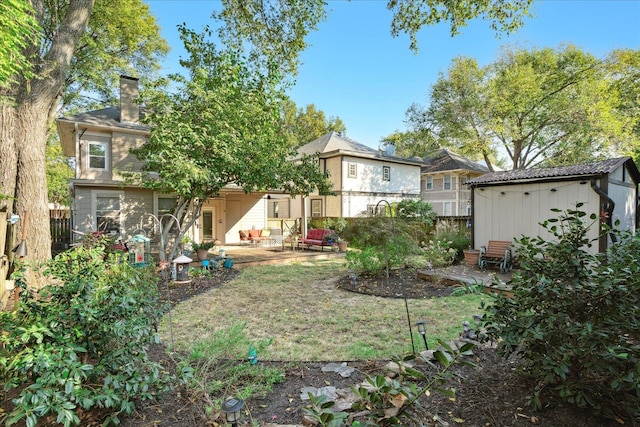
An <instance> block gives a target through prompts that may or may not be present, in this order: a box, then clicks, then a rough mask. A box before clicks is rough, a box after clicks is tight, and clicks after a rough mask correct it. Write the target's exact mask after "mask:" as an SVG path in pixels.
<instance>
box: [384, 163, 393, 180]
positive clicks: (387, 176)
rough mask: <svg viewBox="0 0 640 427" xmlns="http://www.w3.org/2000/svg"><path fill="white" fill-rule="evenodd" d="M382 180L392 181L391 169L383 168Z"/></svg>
mask: <svg viewBox="0 0 640 427" xmlns="http://www.w3.org/2000/svg"><path fill="white" fill-rule="evenodd" d="M382 180H383V181H391V167H390V166H383V167H382Z"/></svg>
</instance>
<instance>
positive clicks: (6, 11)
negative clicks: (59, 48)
mask: <svg viewBox="0 0 640 427" xmlns="http://www.w3.org/2000/svg"><path fill="white" fill-rule="evenodd" d="M33 13H34V11H33V8H32V7H31V4H29V2H27V1H26V0H5V1H3V2H2V3H0V89H2V88H8V87H9V86H10V84H12V83H14V82H15V77H16V76H17V75H18V74H19V73H26V74H27V77H31V76H32V74H31V67H30V63H29V59H28V58H27V56H26V55H25V49H27V48H28V47H30V46H31V45H32V44H35V42H36V39H37V37H38V36H39V32H40V26H39V25H38V21H36V19H35V18H34V16H33ZM0 96H2V93H1V92H0ZM0 101H1V100H0ZM4 101H5V102H10V100H8V99H5V100H4Z"/></svg>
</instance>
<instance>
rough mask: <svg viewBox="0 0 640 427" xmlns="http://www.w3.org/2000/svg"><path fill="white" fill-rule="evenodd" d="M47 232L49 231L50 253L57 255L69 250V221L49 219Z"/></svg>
mask: <svg viewBox="0 0 640 427" xmlns="http://www.w3.org/2000/svg"><path fill="white" fill-rule="evenodd" d="M49 230H51V253H52V255H54V256H55V255H57V254H58V253H60V252H62V251H64V250H66V249H68V248H69V244H70V243H71V219H70V218H49Z"/></svg>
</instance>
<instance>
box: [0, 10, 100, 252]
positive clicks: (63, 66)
mask: <svg viewBox="0 0 640 427" xmlns="http://www.w3.org/2000/svg"><path fill="white" fill-rule="evenodd" d="M32 4H33V6H34V9H35V11H36V16H37V17H38V19H39V20H41V19H45V16H46V13H45V6H44V2H43V1H42V0H32ZM93 5H94V0H71V2H70V4H69V7H68V9H67V13H66V15H65V16H64V17H63V18H62V20H61V22H60V26H59V27H58V29H57V33H56V35H55V37H54V38H53V41H52V43H51V44H50V46H49V49H48V50H47V51H46V52H44V53H43V56H39V55H38V54H37V53H36V52H33V53H32V54H33V56H32V57H33V58H34V60H33V64H34V71H35V73H36V75H37V77H36V78H35V79H33V80H31V81H26V80H24V79H23V78H20V79H19V84H18V85H17V86H15V87H13V88H11V90H10V93H11V94H12V96H14V102H13V103H7V102H5V103H4V104H3V105H2V107H1V108H2V115H1V116H0V120H1V122H0V187H2V190H1V191H0V192H2V193H4V194H6V195H8V196H10V197H12V198H13V199H10V200H8V201H7V202H6V207H7V208H8V210H9V211H11V212H15V213H18V214H19V215H20V216H21V217H24V215H25V213H26V212H28V213H29V222H28V226H27V233H26V239H27V247H28V252H29V253H28V259H29V260H30V261H36V262H40V261H45V260H47V259H49V258H50V257H51V233H50V231H49V210H48V206H47V183H46V174H45V170H46V160H45V147H46V143H47V130H48V129H49V120H48V116H49V112H50V110H51V109H52V107H53V104H54V103H55V102H57V100H58V99H59V98H58V96H59V94H60V92H61V91H62V88H63V84H64V81H65V79H66V78H67V77H68V76H67V74H68V72H69V64H70V63H71V58H72V57H73V53H74V49H75V46H76V44H77V42H78V40H79V39H80V37H81V36H82V34H83V33H84V31H85V29H86V27H87V23H88V21H89V15H90V13H91V10H92V9H93ZM41 22H42V21H41ZM30 57H31V56H30ZM0 203H2V202H0ZM0 207H2V205H0ZM23 225H24V223H22V222H21V223H19V225H18V236H20V235H22V226H23Z"/></svg>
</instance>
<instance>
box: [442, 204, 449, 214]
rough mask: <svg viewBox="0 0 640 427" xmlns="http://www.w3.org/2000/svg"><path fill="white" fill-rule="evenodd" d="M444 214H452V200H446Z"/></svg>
mask: <svg viewBox="0 0 640 427" xmlns="http://www.w3.org/2000/svg"><path fill="white" fill-rule="evenodd" d="M442 214H443V215H444V216H451V202H444V210H443V213H442Z"/></svg>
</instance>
